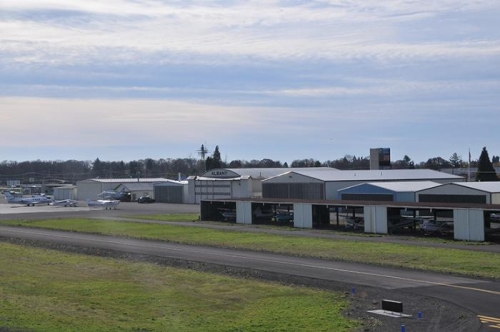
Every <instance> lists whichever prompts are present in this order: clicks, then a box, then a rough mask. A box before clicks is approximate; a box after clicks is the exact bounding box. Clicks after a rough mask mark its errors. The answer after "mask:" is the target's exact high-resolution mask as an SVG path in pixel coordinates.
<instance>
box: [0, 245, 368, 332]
mask: <svg viewBox="0 0 500 332" xmlns="http://www.w3.org/2000/svg"><path fill="white" fill-rule="evenodd" d="M0 251H1V253H2V254H1V255H0V280H1V282H0V294H1V299H2V301H0V330H2V329H3V328H8V329H10V330H11V331H47V332H54V331H65V332H66V331H67V332H71V331H85V332H91V331H99V332H104V331H137V332H139V331H193V332H197V331H200V332H210V331H214V332H215V331H217V332H221V331H222V332H223V331H255V332H259V331H263V332H264V331H265V332H267V331H339V332H342V331H352V330H353V329H355V328H356V326H358V324H359V323H358V322H355V321H352V320H346V319H345V318H344V317H343V316H342V315H341V312H342V310H343V309H345V308H346V307H347V306H348V305H349V303H348V300H347V299H346V298H345V297H344V295H341V294H337V293H332V292H327V291H319V290H312V289H308V288H302V287H287V286H282V285H279V284H276V283H270V282H258V281H253V280H244V279H239V278H231V277H227V276H219V275H215V274H209V273H202V272H195V271H192V270H182V269H175V268H171V267H161V266H157V265H154V264H148V263H131V262H129V261H125V260H118V259H110V258H102V257H93V256H85V255H78V254H69V253H62V252H59V251H53V250H46V249H35V248H31V247H24V246H18V245H13V244H8V243H1V242H0Z"/></svg>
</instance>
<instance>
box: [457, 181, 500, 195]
mask: <svg viewBox="0 0 500 332" xmlns="http://www.w3.org/2000/svg"><path fill="white" fill-rule="evenodd" d="M453 184H456V185H459V186H462V187H467V188H471V189H475V190H481V191H485V192H488V193H490V194H494V193H500V181H485V182H456V183H455V182H454V183H453Z"/></svg>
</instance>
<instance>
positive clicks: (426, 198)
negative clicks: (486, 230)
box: [418, 194, 486, 204]
mask: <svg viewBox="0 0 500 332" xmlns="http://www.w3.org/2000/svg"><path fill="white" fill-rule="evenodd" d="M418 201H419V202H422V203H477V204H486V196H484V195H431V194H421V195H418Z"/></svg>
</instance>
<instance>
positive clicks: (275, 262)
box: [0, 203, 500, 331]
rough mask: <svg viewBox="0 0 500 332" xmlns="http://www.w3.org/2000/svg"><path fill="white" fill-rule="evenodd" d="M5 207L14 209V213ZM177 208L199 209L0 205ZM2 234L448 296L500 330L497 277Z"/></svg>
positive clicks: (166, 208)
mask: <svg viewBox="0 0 500 332" xmlns="http://www.w3.org/2000/svg"><path fill="white" fill-rule="evenodd" d="M5 211H10V213H7V212H5ZM40 211H42V212H40ZM179 212H192V213H196V212H198V206H196V205H171V204H156V203H155V204H150V205H141V204H137V203H122V204H120V205H119V208H118V209H117V210H95V209H94V210H91V209H89V208H83V207H82V208H59V207H48V206H40V207H19V208H12V207H10V206H7V205H4V204H0V218H1V219H32V218H37V219H39V218H49V217H50V218H53V217H60V218H66V217H68V216H72V217H76V216H81V217H90V218H92V217H103V218H117V217H120V216H124V215H126V216H128V217H130V216H133V215H134V214H136V215H139V214H148V213H155V214H156V213H179ZM294 235H295V233H294ZM0 236H2V237H12V238H19V239H30V240H35V241H42V242H51V243H60V244H65V245H72V246H82V247H93V248H100V249H103V250H112V251H118V252H124V253H125V252H126V253H134V254H144V255H153V256H158V257H168V258H172V259H179V260H187V261H193V262H200V263H207V264H216V265H223V266H232V267H235V268H240V269H250V270H255V271H265V272H269V273H277V274H282V275H289V276H295V277H301V278H314V279H317V280H323V281H327V282H332V283H334V282H342V283H346V281H348V283H349V284H350V285H352V286H353V287H355V286H370V287H376V288H380V289H384V290H388V291H404V292H407V293H411V294H415V295H418V296H421V295H425V296H429V297H432V298H436V299H440V300H444V301H447V302H449V303H453V304H455V305H458V306H461V307H463V308H466V309H468V310H470V311H472V312H474V313H475V314H477V315H478V316H480V317H482V320H483V322H484V323H483V324H482V325H481V327H480V331H498V329H500V308H499V304H500V283H499V282H497V281H488V280H475V279H471V278H462V277H455V276H450V275H443V274H436V273H427V272H419V271H413V270H404V269H393V268H387V267H380V266H368V265H362V264H354V263H346V262H334V261H326V260H320V259H311V258H299V257H292V256H286V255H276V254H270V253H261V252H247V251H241V250H231V249H221V248H211V247H201V246H189V245H179V244H171V243H165V242H156V241H145V240H134V239H124V238H114V237H108V236H99V235H88V234H78V233H69V232H59V231H48V230H38V229H25V228H15V227H4V226H1V227H0Z"/></svg>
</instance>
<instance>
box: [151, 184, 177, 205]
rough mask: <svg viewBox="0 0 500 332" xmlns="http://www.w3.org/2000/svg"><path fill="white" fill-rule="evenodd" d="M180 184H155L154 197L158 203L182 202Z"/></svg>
mask: <svg viewBox="0 0 500 332" xmlns="http://www.w3.org/2000/svg"><path fill="white" fill-rule="evenodd" d="M183 196H184V195H183V187H182V186H155V187H154V197H155V200H156V201H157V202H160V203H176V204H180V203H184V201H183Z"/></svg>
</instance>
